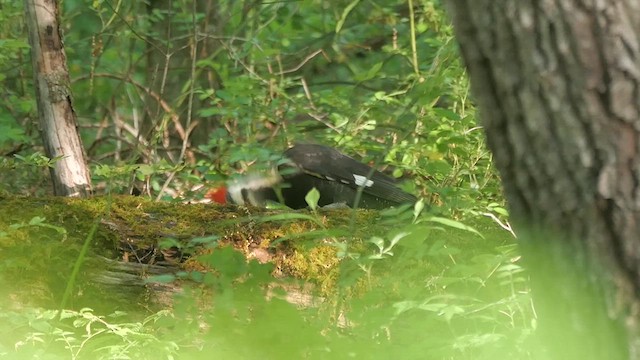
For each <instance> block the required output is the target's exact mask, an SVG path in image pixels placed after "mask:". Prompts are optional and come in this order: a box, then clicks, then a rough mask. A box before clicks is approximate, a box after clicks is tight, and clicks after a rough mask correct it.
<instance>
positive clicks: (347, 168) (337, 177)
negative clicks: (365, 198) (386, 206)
mask: <svg viewBox="0 0 640 360" xmlns="http://www.w3.org/2000/svg"><path fill="white" fill-rule="evenodd" d="M284 156H285V157H286V158H287V159H289V160H291V163H292V165H293V166H294V167H295V168H297V170H298V171H300V172H304V173H305V174H308V175H312V176H315V177H318V178H321V179H324V180H327V181H330V182H335V183H338V184H342V185H345V186H347V187H349V188H351V189H354V190H357V189H358V188H359V187H362V188H363V189H362V192H363V195H370V196H372V197H375V198H379V199H382V200H384V201H386V202H391V203H392V204H401V203H407V202H415V201H416V197H415V196H413V195H412V194H409V193H407V192H405V191H403V190H402V189H400V188H398V187H397V184H396V181H395V180H394V179H393V178H391V177H389V176H387V175H385V174H383V173H381V172H379V171H377V170H375V169H373V168H371V167H370V166H368V165H365V164H363V163H361V162H359V161H357V160H355V159H353V158H351V157H349V156H347V155H344V154H342V153H340V152H339V151H337V150H335V149H332V148H330V147H327V146H323V145H316V144H298V145H295V146H293V147H292V148H290V149H288V150H287V151H285V152H284ZM286 171H287V169H286V167H283V168H282V172H283V177H285V179H286V178H287V174H286ZM333 186H335V185H333Z"/></svg>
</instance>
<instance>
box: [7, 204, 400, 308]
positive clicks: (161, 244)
mask: <svg viewBox="0 0 640 360" xmlns="http://www.w3.org/2000/svg"><path fill="white" fill-rule="evenodd" d="M0 213H1V214H3V216H2V217H1V218H0V246H1V247H2V249H3V251H4V256H5V258H6V259H7V260H8V261H6V262H5V265H3V266H4V268H3V269H2V272H1V274H2V275H1V277H0V281H2V282H3V285H4V288H5V291H7V292H8V294H7V295H9V296H5V297H4V298H5V299H11V300H8V301H9V303H8V304H5V305H9V306H15V305H16V304H17V303H19V304H32V305H40V306H56V305H57V304H59V301H60V299H61V296H62V293H63V291H64V288H65V287H66V285H67V282H68V279H69V276H70V274H71V272H72V268H73V265H74V263H75V262H76V260H77V258H78V254H79V253H80V249H81V247H82V245H83V243H84V242H85V241H89V242H90V250H89V253H88V255H87V257H86V259H84V260H83V265H82V267H81V273H80V277H79V279H78V281H77V284H74V293H73V294H74V296H73V303H72V304H70V306H72V307H81V306H89V305H90V306H93V307H96V304H95V298H96V296H98V297H100V298H101V299H103V300H104V301H103V302H104V303H105V304H106V305H105V306H106V307H107V308H109V309H118V308H119V307H121V306H125V307H128V308H130V307H131V304H132V302H135V303H136V304H139V305H140V306H143V307H147V306H152V305H153V304H157V303H158V302H160V303H163V302H164V301H165V300H166V298H167V295H170V294H172V293H174V292H176V291H179V288H180V285H181V283H180V281H178V282H170V283H169V282H167V283H162V282H160V283H158V282H149V281H147V279H148V278H149V277H153V276H158V275H167V274H176V273H181V274H189V273H190V272H196V271H197V272H206V271H210V270H211V269H210V268H208V266H207V265H203V264H202V263H201V262H199V261H198V258H199V256H200V255H203V254H206V253H207V252H215V251H216V249H219V248H224V247H227V248H228V247H232V248H233V249H236V250H238V251H239V252H241V253H242V254H243V255H244V256H245V258H246V259H247V260H252V259H255V260H256V261H258V262H261V263H265V262H268V263H272V264H273V271H272V275H273V276H274V277H283V276H292V277H296V278H299V279H302V280H305V281H307V282H310V283H314V284H316V285H317V287H318V288H319V289H320V291H325V292H326V291H330V288H331V287H333V286H334V285H335V279H336V277H337V271H339V270H338V263H339V260H338V257H337V249H336V247H335V246H333V245H332V243H335V242H337V241H349V242H352V243H353V242H354V241H355V243H358V240H362V239H366V238H368V237H369V236H371V235H373V234H381V233H383V232H384V231H385V230H384V229H385V228H388V227H390V224H384V221H381V219H382V218H381V215H380V212H375V211H366V210H358V211H352V210H349V209H344V210H326V211H318V212H311V211H295V212H294V211H291V210H267V209H258V208H246V207H235V206H217V205H213V204H185V203H169V202H153V201H150V200H147V199H145V198H143V197H133V196H113V197H94V198H89V199H72V198H62V197H47V198H25V197H6V196H5V197H3V196H0ZM96 222H97V223H98V231H97V232H96V233H95V236H93V237H92V238H90V239H87V236H88V234H89V233H90V229H91V227H92V226H93V225H94V224H95V223H96ZM359 243H360V244H362V241H360V242H359ZM159 299H160V300H159Z"/></svg>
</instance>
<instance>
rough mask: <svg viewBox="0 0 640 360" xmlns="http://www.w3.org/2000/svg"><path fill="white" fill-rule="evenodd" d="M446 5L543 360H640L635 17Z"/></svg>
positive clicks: (639, 12)
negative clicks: (527, 279) (523, 270)
mask: <svg viewBox="0 0 640 360" xmlns="http://www.w3.org/2000/svg"><path fill="white" fill-rule="evenodd" d="M448 5H450V6H449V9H450V10H451V15H452V19H453V23H454V27H455V30H456V35H457V39H458V41H459V43H460V47H461V52H462V56H463V58H464V60H465V62H466V65H467V68H468V71H469V76H470V79H471V84H472V89H473V92H474V94H475V96H476V99H477V101H478V103H479V106H480V110H481V120H482V123H483V125H484V127H485V130H486V135H487V140H488V144H489V146H490V147H491V150H492V151H493V153H494V156H495V164H496V167H497V168H498V170H499V171H500V173H501V175H502V179H503V182H504V189H505V195H506V197H507V201H508V203H509V206H510V209H511V215H512V218H513V220H514V222H515V223H516V225H517V229H518V230H519V233H520V235H521V243H522V252H523V256H524V258H525V261H526V264H527V266H528V268H529V270H530V272H531V279H532V290H533V294H534V300H535V307H536V310H537V311H538V314H539V324H540V326H539V329H538V332H539V333H540V334H541V335H542V336H543V337H542V339H543V343H542V344H541V345H543V346H544V347H545V348H546V350H544V351H543V350H541V349H540V351H537V352H538V355H539V357H540V358H545V359H548V358H552V359H553V358H555V359H625V358H631V359H635V358H639V357H640V336H639V330H638V320H639V318H638V315H639V311H640V301H639V298H640V117H639V114H640V91H639V89H640V85H639V84H640V40H639V36H640V3H639V2H637V1H636V0H610V1H586V0H567V1H550V0H542V1H506V0H449V1H448ZM545 351H546V352H545Z"/></svg>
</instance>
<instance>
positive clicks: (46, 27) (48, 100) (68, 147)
mask: <svg viewBox="0 0 640 360" xmlns="http://www.w3.org/2000/svg"><path fill="white" fill-rule="evenodd" d="M24 5H25V14H26V21H27V26H28V28H29V43H30V45H31V58H32V63H33V73H34V78H35V88H36V98H37V101H38V118H39V122H40V132H41V135H42V140H43V143H44V147H45V151H46V155H47V156H48V157H49V158H52V159H57V161H55V163H54V165H53V167H52V169H51V178H52V181H53V189H54V194H56V195H61V196H86V195H88V194H89V193H90V192H91V179H90V177H89V171H88V168H87V165H86V162H85V158H84V150H83V147H82V142H81V141H80V136H79V134H78V131H77V119H76V114H75V112H74V110H73V107H72V104H71V88H70V85H69V71H68V69H67V57H66V55H65V52H64V47H63V44H62V37H61V35H60V28H59V26H60V25H59V23H58V4H57V2H56V1H55V0H25V2H24Z"/></svg>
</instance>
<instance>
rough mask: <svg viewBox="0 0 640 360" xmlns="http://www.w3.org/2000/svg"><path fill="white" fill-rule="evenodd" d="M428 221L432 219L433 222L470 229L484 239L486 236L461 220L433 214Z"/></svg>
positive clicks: (465, 229) (455, 227)
mask: <svg viewBox="0 0 640 360" xmlns="http://www.w3.org/2000/svg"><path fill="white" fill-rule="evenodd" d="M427 221H431V222H435V223H438V224H442V225H446V226H449V227H452V228H454V229H460V230H464V231H469V232H472V233H474V234H476V235H478V236H480V237H481V238H483V239H484V236H482V234H480V233H479V232H478V230H476V229H474V228H472V227H471V226H467V225H465V224H463V223H461V222H459V221H455V220H451V219H447V218H442V217H437V216H433V217H430V218H428V219H427Z"/></svg>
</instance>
